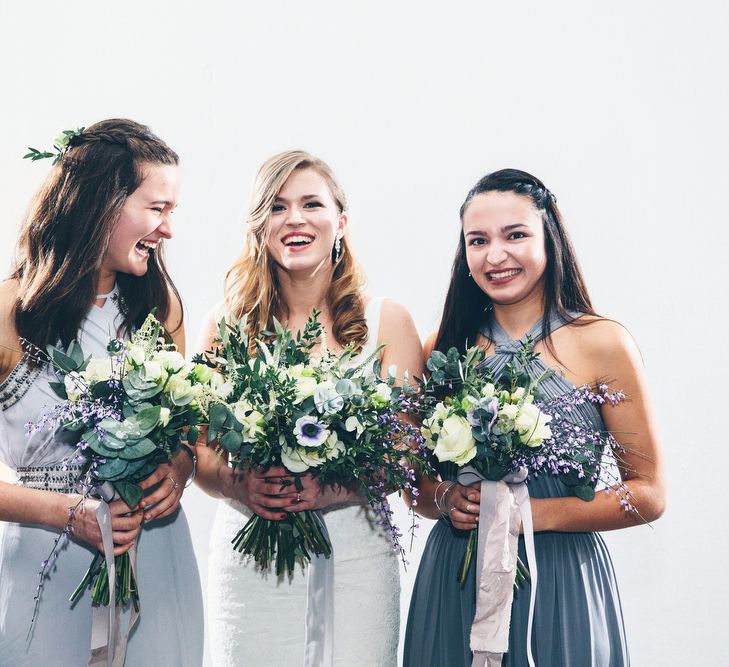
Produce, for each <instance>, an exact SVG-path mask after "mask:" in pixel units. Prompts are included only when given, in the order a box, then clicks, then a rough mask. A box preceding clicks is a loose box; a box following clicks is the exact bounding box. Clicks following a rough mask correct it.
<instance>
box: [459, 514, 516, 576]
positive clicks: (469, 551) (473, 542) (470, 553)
mask: <svg viewBox="0 0 729 667" xmlns="http://www.w3.org/2000/svg"><path fill="white" fill-rule="evenodd" d="M477 549H478V528H474V529H473V530H472V531H471V533H470V535H469V536H468V544H467V545H466V551H465V553H464V554H463V558H462V559H461V564H460V565H459V566H458V573H457V576H458V583H459V584H461V588H463V587H464V586H465V585H466V578H467V577H468V571H469V570H470V569H471V564H472V563H473V561H474V556H475V554H476V553H477ZM529 578H530V576H529V569H528V568H527V566H526V565H524V563H522V561H521V558H519V557H518V556H517V558H516V572H515V574H514V586H516V587H517V588H520V587H521V585H522V584H523V583H524V582H525V581H526V580H527V579H529Z"/></svg>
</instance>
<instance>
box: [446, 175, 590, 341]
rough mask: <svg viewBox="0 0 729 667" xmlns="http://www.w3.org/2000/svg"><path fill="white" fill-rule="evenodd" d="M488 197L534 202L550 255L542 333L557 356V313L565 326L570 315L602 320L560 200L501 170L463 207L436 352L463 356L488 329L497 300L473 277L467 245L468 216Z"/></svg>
mask: <svg viewBox="0 0 729 667" xmlns="http://www.w3.org/2000/svg"><path fill="white" fill-rule="evenodd" d="M486 192H512V193H514V194H516V195H519V196H522V197H526V198H527V199H529V200H530V201H531V203H532V205H533V206H534V208H535V209H536V210H537V211H538V212H539V213H540V215H541V217H542V223H543V225H544V249H545V251H546V255H547V266H546V268H545V270H544V301H543V316H542V333H543V334H544V339H545V344H546V346H547V348H548V349H549V350H550V351H551V352H553V353H554V350H553V348H552V344H551V337H550V336H549V335H548V332H549V329H548V326H549V320H550V315H551V314H552V313H556V314H557V315H559V316H560V317H562V318H563V319H564V320H565V321H569V320H571V319H572V318H571V317H570V316H569V315H568V311H572V312H575V311H577V312H580V313H583V314H585V315H597V313H596V312H595V310H594V309H593V307H592V301H591V300H590V295H589V293H588V291H587V286H586V285H585V280H584V278H583V277H582V271H581V270H580V266H579V264H578V262H577V256H576V254H575V251H574V248H573V247H572V242H571V241H570V238H569V235H568V234H567V230H566V229H565V227H564V224H563V222H562V214H561V213H560V211H559V208H558V207H557V200H556V199H555V197H554V195H552V193H551V192H550V191H549V190H548V189H547V186H546V185H544V183H542V181H540V180H539V179H538V178H537V177H536V176H532V175H531V174H529V173H527V172H525V171H521V170H519V169H501V170H500V171H495V172H492V173H490V174H487V175H486V176H484V177H483V178H482V179H481V180H479V181H478V183H476V185H474V186H473V187H472V188H471V190H469V192H468V194H467V195H466V199H465V201H464V202H463V204H462V205H461V210H460V218H461V234H460V239H459V242H458V249H457V250H456V258H455V260H454V261H453V269H452V270H451V281H450V284H449V286H448V293H447V295H446V300H445V304H444V306H443V315H442V317H441V321H440V327H439V328H438V333H437V335H436V340H435V349H436V350H440V351H441V352H446V351H447V350H448V349H449V348H451V347H456V348H458V349H459V350H461V351H463V350H465V348H466V347H468V346H471V345H473V344H474V343H475V341H476V337H477V335H478V333H479V328H480V327H481V326H483V325H484V324H485V325H486V326H487V327H488V324H489V320H488V317H487V316H486V311H488V310H489V309H490V307H491V299H489V297H488V296H487V295H486V293H485V292H483V291H482V290H481V288H480V287H479V286H478V285H477V284H476V282H475V281H474V280H473V279H472V278H471V277H470V273H469V270H468V262H467V261H466V241H465V238H464V236H463V215H464V214H465V212H466V209H467V208H468V205H469V204H470V203H471V200H472V199H473V198H474V197H476V196H477V195H480V194H483V193H486Z"/></svg>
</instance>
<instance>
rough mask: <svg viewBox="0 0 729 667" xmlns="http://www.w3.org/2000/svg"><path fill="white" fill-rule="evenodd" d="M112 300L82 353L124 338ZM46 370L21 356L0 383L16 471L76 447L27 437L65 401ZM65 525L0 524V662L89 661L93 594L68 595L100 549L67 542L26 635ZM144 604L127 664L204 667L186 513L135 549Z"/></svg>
mask: <svg viewBox="0 0 729 667" xmlns="http://www.w3.org/2000/svg"><path fill="white" fill-rule="evenodd" d="M118 317H119V314H118V309H117V307H116V303H115V300H114V299H111V298H110V299H107V300H106V302H105V305H104V307H103V308H98V307H96V306H92V308H91V310H90V311H89V313H88V315H87V318H86V319H85V320H84V321H83V322H82V324H81V328H80V330H79V341H80V343H81V345H82V348H83V350H84V353H85V354H86V355H87V356H88V355H93V356H97V357H98V356H106V346H107V343H108V341H109V338H113V337H115V336H116V333H115V332H116V329H117V323H118ZM50 379H52V378H51V374H50V372H49V371H48V370H47V369H35V370H33V369H31V368H30V367H29V366H28V364H27V360H26V359H22V360H21V361H20V363H19V364H18V365H17V366H16V368H15V369H14V370H13V371H12V373H11V374H10V376H9V377H8V378H7V379H6V380H5V381H4V382H3V383H2V384H0V460H1V461H2V462H3V463H4V464H6V465H7V466H9V467H10V468H11V469H14V470H17V469H18V468H19V467H38V466H51V465H57V464H60V463H61V462H62V460H63V459H64V457H66V456H67V455H68V454H69V453H70V452H71V451H72V449H71V447H69V445H66V444H64V443H62V442H58V441H57V440H54V439H53V437H52V435H51V433H49V432H41V433H38V434H35V435H33V436H31V437H28V436H27V433H26V429H25V423H26V422H28V421H35V420H37V419H38V417H39V415H40V414H41V412H42V410H43V408H44V406H48V405H50V404H53V403H55V402H57V401H58V397H57V396H56V395H55V394H54V393H53V391H52V390H51V389H50V387H49V386H48V382H49V380H50ZM57 535H58V533H57V532H56V531H55V530H51V529H48V528H44V527H42V526H33V525H25V524H18V523H6V522H0V666H6V665H7V666H12V667H38V666H40V665H53V666H54V667H82V666H83V665H86V664H87V662H88V659H89V647H90V637H91V595H90V591H88V590H87V591H86V592H85V593H84V595H83V596H82V597H81V599H80V600H78V601H77V602H76V603H75V605H73V607H72V606H71V604H70V603H69V601H68V597H69V595H70V593H71V592H72V591H73V589H74V588H75V586H76V585H77V584H78V583H79V582H80V581H81V578H82V577H83V575H84V573H85V572H86V569H87V568H88V566H89V564H90V563H91V560H92V558H93V556H94V550H93V549H92V548H90V547H87V546H85V545H82V544H80V543H78V542H75V541H71V542H67V543H66V545H65V547H64V549H63V550H62V552H61V553H60V555H59V556H58V559H57V561H56V564H55V567H54V568H53V569H52V571H51V572H50V575H49V577H48V578H47V580H46V582H45V587H44V589H43V594H42V598H41V603H40V608H39V612H38V617H37V620H36V624H35V628H34V631H33V636H32V639H31V641H30V642H26V634H27V632H28V628H29V624H30V620H31V616H32V613H33V604H34V601H33V597H34V595H35V590H36V585H37V579H38V571H39V570H40V567H41V561H43V560H44V559H45V558H47V556H48V554H49V552H50V551H51V548H52V546H53V541H54V540H55V538H56V537H57ZM137 577H138V583H139V590H140V598H141V611H140V616H139V620H138V621H137V625H136V626H135V628H134V629H133V630H132V633H131V635H130V637H129V644H128V650H127V658H126V662H125V665H126V666H127V667H147V666H149V667H200V665H202V660H203V603H202V593H201V587H200V579H199V575H198V569H197V562H196V560H195V556H194V553H193V548H192V541H191V539H190V531H189V529H188V526H187V520H186V519H185V515H184V512H183V511H182V510H179V511H178V512H177V513H176V514H174V515H172V516H171V517H169V518H167V519H162V520H160V521H153V522H150V523H149V524H146V525H145V526H144V528H143V530H142V532H141V534H140V537H139V542H138V551H137Z"/></svg>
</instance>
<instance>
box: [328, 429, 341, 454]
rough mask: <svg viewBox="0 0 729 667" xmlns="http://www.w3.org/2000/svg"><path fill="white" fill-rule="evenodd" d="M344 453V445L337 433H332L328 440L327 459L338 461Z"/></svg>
mask: <svg viewBox="0 0 729 667" xmlns="http://www.w3.org/2000/svg"><path fill="white" fill-rule="evenodd" d="M344 451H345V447H344V443H343V442H342V441H341V440H340V439H339V438H338V437H337V434H336V433H332V434H331V435H330V436H329V437H328V438H327V453H326V458H327V459H338V458H339V457H340V456H341V455H342V454H344Z"/></svg>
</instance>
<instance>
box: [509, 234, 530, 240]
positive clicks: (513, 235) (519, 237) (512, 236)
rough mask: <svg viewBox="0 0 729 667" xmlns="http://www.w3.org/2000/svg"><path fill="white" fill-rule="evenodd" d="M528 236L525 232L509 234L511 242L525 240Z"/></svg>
mask: <svg viewBox="0 0 729 667" xmlns="http://www.w3.org/2000/svg"><path fill="white" fill-rule="evenodd" d="M526 237H527V235H526V234H525V233H524V232H511V234H509V240H511V241H517V240H518V239H525V238H526Z"/></svg>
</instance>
